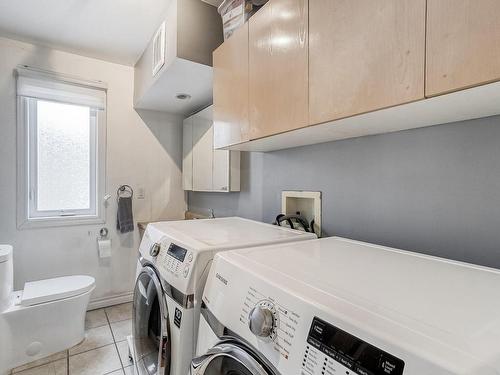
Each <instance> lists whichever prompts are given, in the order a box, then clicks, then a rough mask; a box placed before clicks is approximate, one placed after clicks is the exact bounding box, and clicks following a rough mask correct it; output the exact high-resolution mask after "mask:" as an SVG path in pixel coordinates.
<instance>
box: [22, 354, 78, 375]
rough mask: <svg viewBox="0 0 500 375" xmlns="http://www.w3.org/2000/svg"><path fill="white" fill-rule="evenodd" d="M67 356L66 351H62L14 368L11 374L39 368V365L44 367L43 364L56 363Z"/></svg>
mask: <svg viewBox="0 0 500 375" xmlns="http://www.w3.org/2000/svg"><path fill="white" fill-rule="evenodd" d="M67 355H68V353H67V351H66V350H64V351H62V352H59V353H56V354H53V355H50V356H48V357H45V358H41V359H38V360H36V361H33V362H30V363H28V364H25V365H22V366H19V367H16V368H15V369H14V370H13V371H12V372H13V373H17V372H19V371H23V370H27V369H29V368H32V367H36V366H41V365H44V364H46V363H49V362H54V361H57V360H58V359H63V358H66V357H67Z"/></svg>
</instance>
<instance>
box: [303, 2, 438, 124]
mask: <svg viewBox="0 0 500 375" xmlns="http://www.w3.org/2000/svg"><path fill="white" fill-rule="evenodd" d="M425 1H426V0H383V1H373V0H358V1H348V0H314V1H312V0H311V2H310V5H309V6H310V8H309V13H310V21H309V22H310V26H309V29H310V35H309V39H310V41H309V43H310V50H309V54H310V56H309V64H310V66H309V69H310V77H309V80H310V91H309V103H310V112H309V116H310V123H311V124H318V123H322V122H327V121H331V120H335V119H339V118H343V117H348V116H352V115H355V114H359V113H364V112H369V111H373V110H376V109H381V108H384V107H390V106H394V105H398V104H402V103H407V102H411V101H415V100H418V99H423V98H424V59H425V55H424V53H425ZM437 1H440V0H437Z"/></svg>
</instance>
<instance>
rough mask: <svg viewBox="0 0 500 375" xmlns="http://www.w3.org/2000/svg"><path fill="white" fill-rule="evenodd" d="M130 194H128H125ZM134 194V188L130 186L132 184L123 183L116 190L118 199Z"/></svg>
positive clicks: (130, 196)
mask: <svg viewBox="0 0 500 375" xmlns="http://www.w3.org/2000/svg"><path fill="white" fill-rule="evenodd" d="M123 194H128V195H123ZM133 196H134V190H133V189H132V188H131V187H130V185H122V186H120V187H119V188H118V190H117V191H116V197H117V199H120V198H132V197H133Z"/></svg>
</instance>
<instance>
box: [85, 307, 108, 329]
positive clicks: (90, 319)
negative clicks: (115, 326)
mask: <svg viewBox="0 0 500 375" xmlns="http://www.w3.org/2000/svg"><path fill="white" fill-rule="evenodd" d="M107 324H108V319H107V318H106V313H105V312H104V309H98V310H92V311H87V314H86V315H85V328H86V329H89V328H96V327H101V326H105V325H107Z"/></svg>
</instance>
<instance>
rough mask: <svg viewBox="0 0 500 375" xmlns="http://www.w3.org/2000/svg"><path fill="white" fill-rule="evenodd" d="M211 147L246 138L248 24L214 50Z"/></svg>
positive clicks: (219, 146) (233, 142) (241, 140)
mask: <svg viewBox="0 0 500 375" xmlns="http://www.w3.org/2000/svg"><path fill="white" fill-rule="evenodd" d="M213 64H214V88H213V90H214V147H215V148H221V147H224V146H229V145H233V144H237V143H241V142H244V141H248V139H249V138H248V24H245V25H244V26H242V27H241V28H240V29H238V30H237V31H236V32H235V33H234V34H233V35H232V36H231V37H230V38H229V39H228V40H226V41H225V42H224V43H223V44H222V45H221V46H220V47H219V48H217V49H216V50H215V51H214V55H213Z"/></svg>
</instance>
